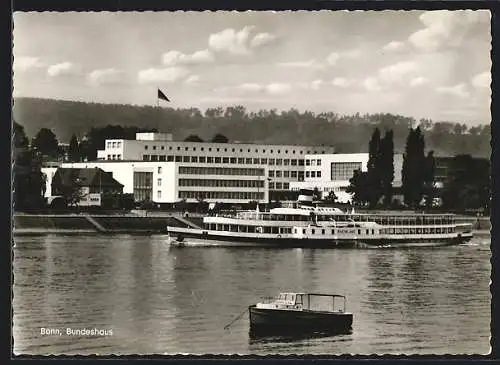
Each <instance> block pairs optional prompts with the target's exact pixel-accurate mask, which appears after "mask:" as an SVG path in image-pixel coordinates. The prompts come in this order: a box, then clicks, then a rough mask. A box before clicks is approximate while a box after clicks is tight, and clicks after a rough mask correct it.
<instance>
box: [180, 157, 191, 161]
mask: <svg viewBox="0 0 500 365" xmlns="http://www.w3.org/2000/svg"><path fill="white" fill-rule="evenodd" d="M182 160H183V162H189V161H191V158H190V157H189V156H184V157H183V159H182Z"/></svg>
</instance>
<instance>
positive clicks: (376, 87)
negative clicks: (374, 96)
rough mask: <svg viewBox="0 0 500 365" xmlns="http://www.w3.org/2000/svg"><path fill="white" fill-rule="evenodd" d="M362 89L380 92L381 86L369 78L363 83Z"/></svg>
mask: <svg viewBox="0 0 500 365" xmlns="http://www.w3.org/2000/svg"><path fill="white" fill-rule="evenodd" d="M363 85H364V87H365V88H366V90H368V91H380V90H382V86H380V83H379V81H378V79H377V78H376V77H373V76H370V77H367V78H366V79H365V80H364V82H363Z"/></svg>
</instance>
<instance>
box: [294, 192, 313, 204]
mask: <svg viewBox="0 0 500 365" xmlns="http://www.w3.org/2000/svg"><path fill="white" fill-rule="evenodd" d="M313 196H314V194H313V191H312V190H308V189H300V191H299V197H298V198H297V202H298V203H300V204H302V205H310V206H312V205H313Z"/></svg>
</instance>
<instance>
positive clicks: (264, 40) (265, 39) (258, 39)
mask: <svg viewBox="0 0 500 365" xmlns="http://www.w3.org/2000/svg"><path fill="white" fill-rule="evenodd" d="M275 38H276V37H275V36H274V35H272V34H269V33H259V34H257V35H256V36H255V37H253V39H252V41H251V42H250V46H252V47H254V48H255V47H260V46H263V45H266V44H269V43H271V42H272V41H273V40H274V39H275Z"/></svg>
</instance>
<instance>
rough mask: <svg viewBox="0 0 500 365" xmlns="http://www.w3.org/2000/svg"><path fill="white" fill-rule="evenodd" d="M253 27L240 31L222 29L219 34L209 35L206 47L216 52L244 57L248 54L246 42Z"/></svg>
mask: <svg viewBox="0 0 500 365" xmlns="http://www.w3.org/2000/svg"><path fill="white" fill-rule="evenodd" d="M253 28H254V27H253V26H246V27H244V28H243V29H241V30H240V31H236V30H234V29H232V28H228V29H224V30H223V31H221V32H219V33H214V34H211V35H210V37H209V38H208V45H209V46H210V48H212V49H213V50H216V51H224V52H229V53H232V54H239V55H245V54H248V53H250V50H249V47H248V40H249V36H250V32H251V31H252V29H253Z"/></svg>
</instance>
